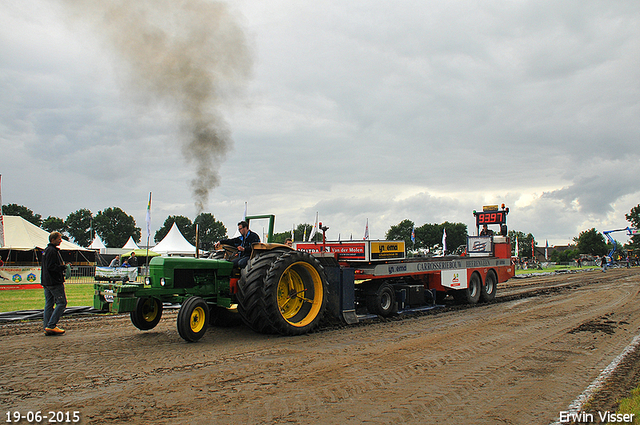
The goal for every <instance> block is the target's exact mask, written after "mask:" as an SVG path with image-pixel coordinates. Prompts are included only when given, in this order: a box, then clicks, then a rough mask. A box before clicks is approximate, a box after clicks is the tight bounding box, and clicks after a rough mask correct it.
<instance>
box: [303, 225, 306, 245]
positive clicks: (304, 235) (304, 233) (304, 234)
mask: <svg viewBox="0 0 640 425" xmlns="http://www.w3.org/2000/svg"><path fill="white" fill-rule="evenodd" d="M306 240H307V227H306V226H305V228H304V232H302V242H305V241H306Z"/></svg>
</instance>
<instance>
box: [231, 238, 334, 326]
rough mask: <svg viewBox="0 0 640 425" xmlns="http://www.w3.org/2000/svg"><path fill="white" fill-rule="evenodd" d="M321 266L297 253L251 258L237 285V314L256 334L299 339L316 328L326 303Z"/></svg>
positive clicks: (323, 274) (324, 280) (324, 275)
mask: <svg viewBox="0 0 640 425" xmlns="http://www.w3.org/2000/svg"><path fill="white" fill-rule="evenodd" d="M326 282H327V277H326V274H325V271H324V268H323V267H322V265H321V264H320V263H319V262H318V260H316V259H315V258H313V257H312V256H311V255H309V254H307V253H304V252H301V251H290V250H286V251H282V250H277V251H267V252H265V253H262V254H260V256H259V257H254V258H253V259H252V260H251V261H250V264H249V265H248V266H247V267H246V268H245V269H244V270H243V272H242V278H241V279H240V282H239V283H238V294H237V295H238V312H240V314H241V315H242V318H243V320H244V321H245V323H247V325H249V326H250V327H251V328H252V329H253V330H255V331H257V332H263V333H265V332H267V333H268V332H277V333H279V334H281V335H302V334H306V333H309V332H312V331H313V330H314V329H315V328H317V327H318V325H319V324H320V321H321V320H322V317H323V315H324V310H325V306H326V300H327V283H326Z"/></svg>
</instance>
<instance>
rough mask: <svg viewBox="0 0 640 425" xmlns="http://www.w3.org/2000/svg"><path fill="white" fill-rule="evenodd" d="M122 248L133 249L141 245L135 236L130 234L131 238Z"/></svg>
mask: <svg viewBox="0 0 640 425" xmlns="http://www.w3.org/2000/svg"><path fill="white" fill-rule="evenodd" d="M122 249H126V250H133V249H140V247H139V246H138V244H137V243H136V241H134V240H133V236H129V240H128V241H127V243H126V244H124V246H123V247H122Z"/></svg>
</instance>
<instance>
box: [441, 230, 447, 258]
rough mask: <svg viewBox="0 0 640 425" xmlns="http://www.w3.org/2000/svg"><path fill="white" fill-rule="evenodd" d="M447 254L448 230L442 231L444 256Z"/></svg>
mask: <svg viewBox="0 0 640 425" xmlns="http://www.w3.org/2000/svg"><path fill="white" fill-rule="evenodd" d="M445 252H447V229H444V228H443V229H442V255H444V254H445Z"/></svg>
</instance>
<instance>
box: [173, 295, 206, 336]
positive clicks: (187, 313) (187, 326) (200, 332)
mask: <svg viewBox="0 0 640 425" xmlns="http://www.w3.org/2000/svg"><path fill="white" fill-rule="evenodd" d="M208 324H209V306H208V305H207V302H206V301H205V300H203V299H202V298H200V297H190V298H188V299H187V300H186V301H185V302H184V303H183V304H182V307H180V311H179V312H178V333H179V334H180V336H181V337H182V339H184V340H185V341H187V342H195V341H198V340H199V339H200V338H202V337H203V336H204V333H205V332H206V331H207V326H208Z"/></svg>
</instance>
